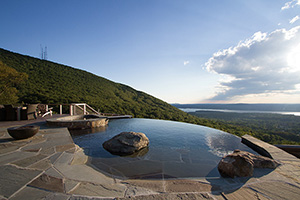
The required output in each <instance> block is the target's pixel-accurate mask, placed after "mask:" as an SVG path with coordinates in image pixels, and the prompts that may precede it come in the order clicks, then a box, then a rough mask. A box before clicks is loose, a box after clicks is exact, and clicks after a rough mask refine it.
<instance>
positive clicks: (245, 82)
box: [205, 26, 300, 100]
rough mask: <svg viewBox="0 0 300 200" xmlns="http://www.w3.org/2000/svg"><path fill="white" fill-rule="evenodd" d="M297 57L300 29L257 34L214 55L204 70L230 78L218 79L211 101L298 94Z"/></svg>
mask: <svg viewBox="0 0 300 200" xmlns="http://www.w3.org/2000/svg"><path fill="white" fill-rule="evenodd" d="M299 55H300V26H297V27H294V28H292V29H290V30H285V29H278V30H276V31H274V32H272V33H270V34H267V33H261V32H257V33H255V34H254V35H253V36H252V37H251V38H249V39H247V40H245V41H241V42H240V43H239V44H238V45H236V46H234V47H230V48H228V49H225V50H222V51H219V52H216V53H215V54H213V56H212V57H211V58H210V59H209V60H208V61H207V62H206V63H205V65H206V68H207V70H208V71H211V72H215V73H218V74H221V75H223V76H227V77H230V78H229V79H228V80H229V81H228V80H227V81H224V80H223V81H222V80H221V82H220V86H219V88H220V91H218V93H217V94H216V95H215V96H214V97H213V98H212V100H229V99H234V98H237V97H239V98H240V97H242V96H246V95H250V94H268V93H269V94H275V93H291V92H296V91H298V89H297V87H296V86H297V85H299V84H300V58H299ZM298 92H299V91H298Z"/></svg>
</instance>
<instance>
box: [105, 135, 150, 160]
mask: <svg viewBox="0 0 300 200" xmlns="http://www.w3.org/2000/svg"><path fill="white" fill-rule="evenodd" d="M148 144H149V139H148V138H147V137H146V135H145V134H144V133H136V132H122V133H120V134H119V135H116V136H114V137H113V138H111V139H110V140H108V141H106V142H104V143H103V148H104V149H106V150H107V151H109V152H110V153H112V154H116V155H131V154H133V153H135V152H137V151H139V150H141V149H143V148H145V147H147V146H148Z"/></svg>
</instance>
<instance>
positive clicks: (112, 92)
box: [0, 49, 199, 123]
mask: <svg viewBox="0 0 300 200" xmlns="http://www.w3.org/2000/svg"><path fill="white" fill-rule="evenodd" d="M0 61H2V62H3V63H4V64H5V65H7V66H8V67H12V68H14V69H15V70H17V71H18V72H24V73H26V74H27V75H28V80H27V81H26V82H25V83H24V84H21V85H18V86H17V89H18V97H19V102H24V103H49V104H53V103H81V102H82V103H87V104H89V105H91V106H92V107H93V108H95V109H96V110H98V109H99V110H100V112H104V113H118V114H129V115H133V116H134V117H145V118H159V119H168V120H177V121H187V122H196V121H198V119H197V118H195V117H194V116H191V115H189V114H186V113H185V112H183V111H181V110H179V109H177V108H175V107H173V106H171V105H169V104H167V103H166V102H164V101H161V100H159V99H157V98H155V97H153V96H150V95H148V94H146V93H144V92H141V91H136V90H134V89H133V88H131V87H129V86H126V85H123V84H119V83H114V82H112V81H110V80H107V79H105V78H102V77H99V76H96V75H94V74H92V73H89V72H86V71H83V70H79V69H75V68H72V67H69V66H65V65H61V64H57V63H54V62H50V61H46V60H41V59H37V58H33V57H29V56H24V55H21V54H17V53H13V52H9V51H7V50H4V49H0ZM194 120H196V121H194ZM198 123H199V122H198Z"/></svg>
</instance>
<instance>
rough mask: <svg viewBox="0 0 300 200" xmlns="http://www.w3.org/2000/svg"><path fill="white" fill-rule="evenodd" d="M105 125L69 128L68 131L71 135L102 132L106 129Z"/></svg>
mask: <svg viewBox="0 0 300 200" xmlns="http://www.w3.org/2000/svg"><path fill="white" fill-rule="evenodd" d="M106 128H107V126H102V127H97V128H90V129H70V130H69V132H70V133H71V136H74V137H76V136H80V135H86V134H90V133H100V132H104V131H105V130H106Z"/></svg>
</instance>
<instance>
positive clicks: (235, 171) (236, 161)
mask: <svg viewBox="0 0 300 200" xmlns="http://www.w3.org/2000/svg"><path fill="white" fill-rule="evenodd" d="M278 165H279V163H278V162H276V161H275V160H272V159H270V158H267V157H264V156H259V155H254V154H251V153H249V152H246V151H240V150H235V151H234V152H233V153H232V154H229V155H227V156H225V157H223V158H222V160H221V161H220V162H219V164H218V170H219V172H220V174H221V175H222V176H224V177H231V178H234V177H236V176H237V177H247V176H252V175H253V170H254V168H271V169H274V168H276V167H277V166H278Z"/></svg>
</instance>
